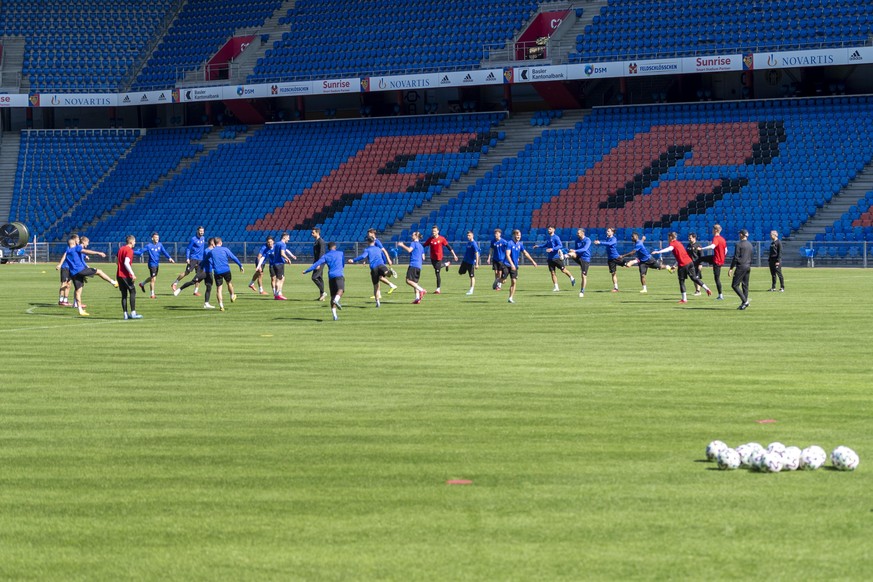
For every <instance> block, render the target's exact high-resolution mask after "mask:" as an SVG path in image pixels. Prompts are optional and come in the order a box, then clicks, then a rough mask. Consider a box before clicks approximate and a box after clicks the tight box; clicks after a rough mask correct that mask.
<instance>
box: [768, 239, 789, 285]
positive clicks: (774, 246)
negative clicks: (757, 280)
mask: <svg viewBox="0 0 873 582" xmlns="http://www.w3.org/2000/svg"><path fill="white" fill-rule="evenodd" d="M767 262H768V263H770V280H771V283H770V291H775V290H776V277H777V276H778V277H779V291H780V293H781V292H783V291H785V280H784V279H783V278H782V243H781V242H780V241H779V233H778V232H776V231H775V230H771V231H770V256H769V257H768V261H767Z"/></svg>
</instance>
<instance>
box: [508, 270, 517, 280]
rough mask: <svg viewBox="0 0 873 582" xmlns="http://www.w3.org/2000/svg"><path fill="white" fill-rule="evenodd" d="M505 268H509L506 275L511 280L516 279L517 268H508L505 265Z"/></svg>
mask: <svg viewBox="0 0 873 582" xmlns="http://www.w3.org/2000/svg"><path fill="white" fill-rule="evenodd" d="M506 268H507V269H508V270H509V275H508V276H509V278H510V279H512V280H513V281H515V280H516V279H518V269H510V268H509V267H506Z"/></svg>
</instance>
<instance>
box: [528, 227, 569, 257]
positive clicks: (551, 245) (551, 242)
mask: <svg viewBox="0 0 873 582" xmlns="http://www.w3.org/2000/svg"><path fill="white" fill-rule="evenodd" d="M534 248H535V249H552V250H550V251H549V260H550V261H554V260H556V259H557V258H558V256H559V255H560V253H561V250H562V249H563V248H564V243H562V242H561V238H560V237H559V236H558V235H556V234H553V235H552V236H550V237H549V238H548V240H546V241H545V242H544V243H542V244H538V245H535V246H534Z"/></svg>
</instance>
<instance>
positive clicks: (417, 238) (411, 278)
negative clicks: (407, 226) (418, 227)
mask: <svg viewBox="0 0 873 582" xmlns="http://www.w3.org/2000/svg"><path fill="white" fill-rule="evenodd" d="M397 246H398V247H400V248H401V249H403V250H404V251H406V252H407V253H409V267H408V268H407V269H406V284H407V285H409V286H410V287H412V289H413V290H414V291H415V300H414V301H413V303H414V304H416V305H417V304H419V303H421V300H422V299H424V296H425V295H427V291H425V290H424V288H423V287H422V286H421V285H419V284H418V281H419V279H421V266H422V264H423V263H424V247H423V246H422V245H421V233H420V232H418V231H415V232H413V233H412V243H410V244H409V246H407V245H405V244H403V243H402V242H399V243H397Z"/></svg>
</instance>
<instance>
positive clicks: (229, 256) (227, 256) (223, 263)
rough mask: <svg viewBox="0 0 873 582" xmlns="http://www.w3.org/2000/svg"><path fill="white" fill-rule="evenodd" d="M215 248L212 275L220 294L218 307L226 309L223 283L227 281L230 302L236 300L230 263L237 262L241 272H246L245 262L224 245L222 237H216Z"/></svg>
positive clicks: (211, 260) (211, 257)
mask: <svg viewBox="0 0 873 582" xmlns="http://www.w3.org/2000/svg"><path fill="white" fill-rule="evenodd" d="M214 240H215V248H213V249H212V254H211V256H210V263H211V266H212V276H213V277H214V278H215V286H216V288H217V289H216V291H217V292H216V294H217V295H218V309H219V310H221V311H224V296H223V294H222V285H223V284H224V283H227V290H228V291H229V292H230V302H231V303H233V302H235V301H236V293H234V292H233V277H232V276H231V274H230V263H231V262H233V263H236V265H237V266H238V267H239V270H240V273H243V272H245V269H244V268H243V264H242V263H241V262H240V260H239V259H238V258H236V255H234V254H233V253H232V252H230V249H228V248H225V247H224V246H222V242H221V237H219V236H217V237H215V239H214Z"/></svg>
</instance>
